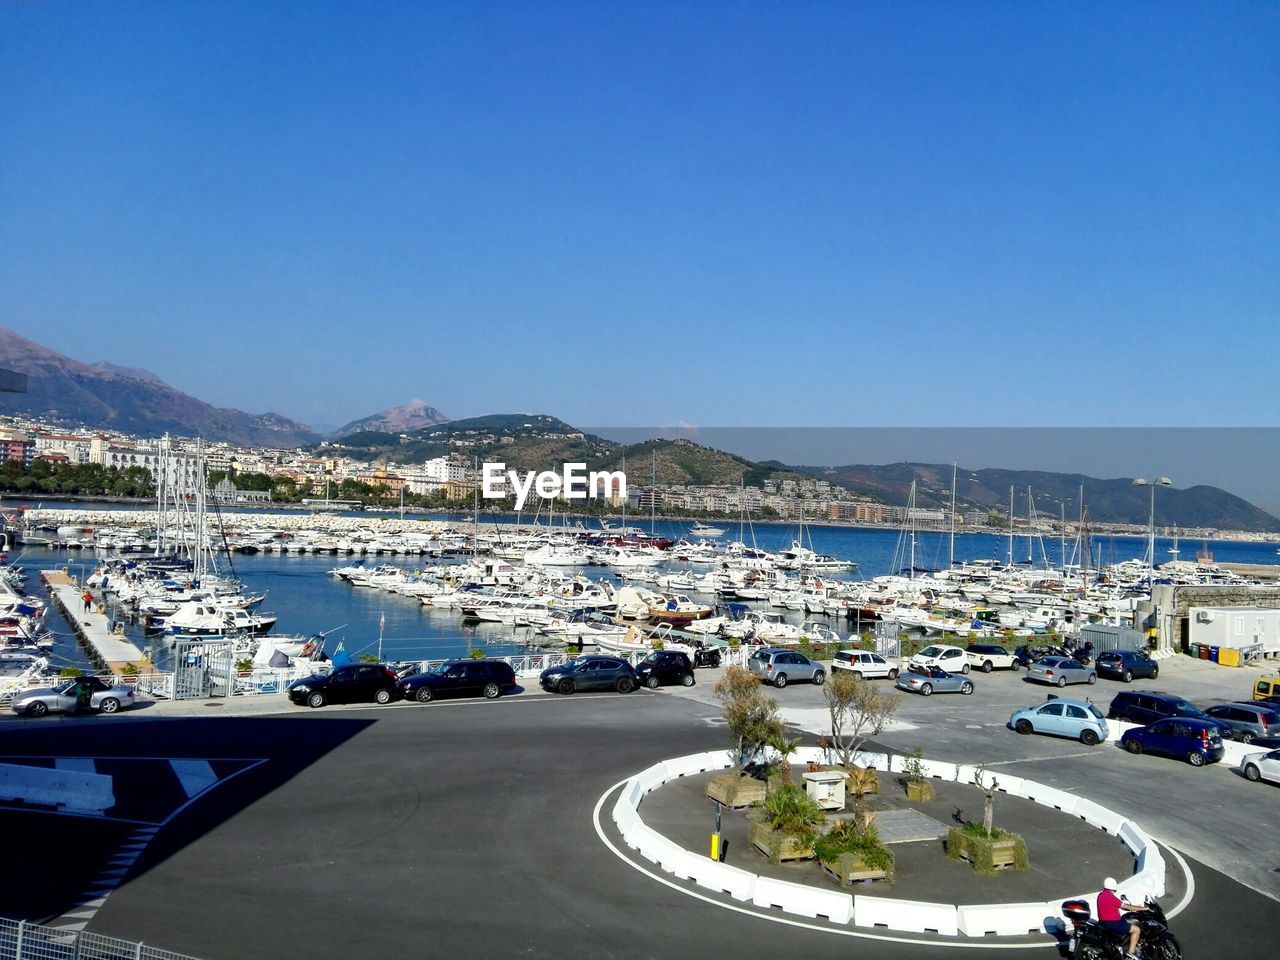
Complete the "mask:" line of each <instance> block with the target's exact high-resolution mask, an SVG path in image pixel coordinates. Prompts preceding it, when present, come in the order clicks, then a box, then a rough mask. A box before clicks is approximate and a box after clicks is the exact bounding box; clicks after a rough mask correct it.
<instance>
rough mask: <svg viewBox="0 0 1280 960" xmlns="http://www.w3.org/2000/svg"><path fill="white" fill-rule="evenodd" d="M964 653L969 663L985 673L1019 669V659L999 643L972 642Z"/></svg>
mask: <svg viewBox="0 0 1280 960" xmlns="http://www.w3.org/2000/svg"><path fill="white" fill-rule="evenodd" d="M964 654H965V658H966V659H967V660H968V661H969V665H970V666H973V667H977V668H978V669H979V670H981V671H982V672H983V673H990V672H991V671H992V670H1017V669H1018V659H1017V658H1016V657H1015V656H1014V655H1013V654H1012V653H1010V652H1009V651H1008V650H1006V649H1005V648H1004V647H1002V646H1000V644H998V643H971V644H969V647H968V649H967V650H965V652H964Z"/></svg>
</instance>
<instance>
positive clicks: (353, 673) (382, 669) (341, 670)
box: [289, 663, 400, 707]
mask: <svg viewBox="0 0 1280 960" xmlns="http://www.w3.org/2000/svg"><path fill="white" fill-rule="evenodd" d="M398 680H399V678H398V677H397V676H396V674H395V671H394V670H392V669H391V668H390V667H388V666H387V665H386V664H383V663H348V664H344V665H343V666H341V667H334V668H333V670H332V671H330V672H329V673H320V674H316V675H315V676H313V677H303V678H302V679H301V680H295V681H293V683H291V684H289V699H290V700H292V701H293V702H294V703H297V704H306V705H307V706H309V707H323V706H324V705H325V704H326V703H390V702H391V701H392V700H396V699H398V698H399V696H400V690H399V688H398V687H397V682H398Z"/></svg>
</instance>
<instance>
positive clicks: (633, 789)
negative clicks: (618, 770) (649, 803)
mask: <svg viewBox="0 0 1280 960" xmlns="http://www.w3.org/2000/svg"><path fill="white" fill-rule="evenodd" d="M622 796H624V797H626V799H627V803H628V804H629V805H630V806H631V807H632V809H634V808H636V807H638V806H640V801H641V800H643V799H644V790H643V789H642V788H641V786H640V784H639V783H638V782H637V781H636V780H635V779H634V778H633V779H631V780H628V781H627V785H626V786H625V787H623V788H622Z"/></svg>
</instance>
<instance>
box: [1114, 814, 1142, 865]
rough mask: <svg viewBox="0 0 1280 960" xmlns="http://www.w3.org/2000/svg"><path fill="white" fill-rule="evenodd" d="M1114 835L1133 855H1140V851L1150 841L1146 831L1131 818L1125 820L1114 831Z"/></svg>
mask: <svg viewBox="0 0 1280 960" xmlns="http://www.w3.org/2000/svg"><path fill="white" fill-rule="evenodd" d="M1116 836H1118V837H1119V838H1120V842H1121V843H1123V844H1124V845H1125V846H1126V847H1128V848H1129V852H1130V853H1132V854H1133V855H1134V856H1135V857H1140V856H1142V852H1143V851H1144V850H1146V849H1147V845H1148V844H1150V843H1151V838H1150V837H1148V836H1147V834H1146V831H1145V830H1143V829H1142V828H1141V827H1140V826H1138V825H1137V824H1136V823H1134V822H1133V821H1132V820H1126V821H1125V823H1124V825H1123V826H1121V827H1120V830H1119V831H1118V832H1117V833H1116Z"/></svg>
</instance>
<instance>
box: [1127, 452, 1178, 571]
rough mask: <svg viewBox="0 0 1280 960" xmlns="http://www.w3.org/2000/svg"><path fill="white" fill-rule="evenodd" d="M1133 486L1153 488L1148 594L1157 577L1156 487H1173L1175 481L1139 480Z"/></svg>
mask: <svg viewBox="0 0 1280 960" xmlns="http://www.w3.org/2000/svg"><path fill="white" fill-rule="evenodd" d="M1133 485H1134V486H1135V487H1150V488H1151V512H1150V514H1149V515H1148V517H1147V550H1148V553H1147V592H1148V593H1150V592H1151V591H1152V590H1154V589H1155V576H1156V487H1171V486H1173V481H1172V480H1170V479H1169V478H1168V477H1156V478H1155V479H1154V480H1144V479H1142V478H1138V479H1137V480H1134V481H1133Z"/></svg>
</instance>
